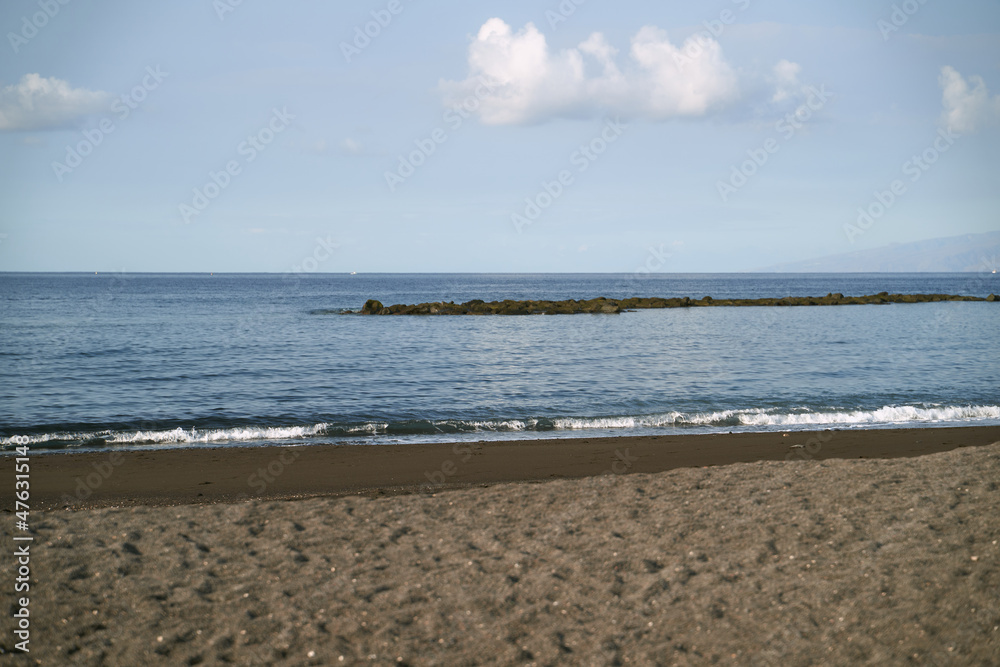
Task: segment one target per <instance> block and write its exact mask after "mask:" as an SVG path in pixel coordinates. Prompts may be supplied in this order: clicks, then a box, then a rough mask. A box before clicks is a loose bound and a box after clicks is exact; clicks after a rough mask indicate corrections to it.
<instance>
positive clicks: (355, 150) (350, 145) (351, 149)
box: [340, 137, 365, 155]
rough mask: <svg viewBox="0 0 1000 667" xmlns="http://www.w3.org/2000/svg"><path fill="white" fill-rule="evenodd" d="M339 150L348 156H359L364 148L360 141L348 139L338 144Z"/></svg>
mask: <svg viewBox="0 0 1000 667" xmlns="http://www.w3.org/2000/svg"><path fill="white" fill-rule="evenodd" d="M340 150H342V151H343V152H345V153H347V154H348V155H361V154H362V153H363V152H364V150H365V147H364V145H363V144H362V143H361V142H360V141H357V140H355V139H351V138H350V137H348V138H346V139H344V140H343V141H342V142H341V143H340Z"/></svg>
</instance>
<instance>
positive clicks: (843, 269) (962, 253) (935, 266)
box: [759, 231, 1000, 275]
mask: <svg viewBox="0 0 1000 667" xmlns="http://www.w3.org/2000/svg"><path fill="white" fill-rule="evenodd" d="M994 270H997V271H1000V231H998V232H987V233H986V234H964V235H962V236H949V237H946V238H940V239H930V240H928V241H917V242H915V243H892V244H890V245H887V246H883V247H881V248H872V249H871V250H859V251H857V252H850V253H844V254H841V255H829V256H827V257H819V258H817V259H810V260H805V261H802V262H789V263H786V264H775V265H773V266H768V267H765V268H762V269H759V271H761V272H774V273H855V272H864V273H875V272H897V273H902V272H917V271H927V272H941V273H946V272H947V273H952V272H980V271H986V272H991V271H994ZM998 275H1000V274H998Z"/></svg>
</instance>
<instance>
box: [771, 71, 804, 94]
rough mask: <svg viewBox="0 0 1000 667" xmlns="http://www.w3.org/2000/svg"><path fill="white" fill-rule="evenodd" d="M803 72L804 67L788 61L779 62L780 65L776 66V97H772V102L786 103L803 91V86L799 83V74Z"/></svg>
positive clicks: (774, 78)
mask: <svg viewBox="0 0 1000 667" xmlns="http://www.w3.org/2000/svg"><path fill="white" fill-rule="evenodd" d="M801 71H802V66H801V65H799V64H797V63H793V62H789V61H787V60H779V61H778V64H777V65H775V66H774V75H773V77H772V78H773V80H774V85H775V90H774V95H773V96H772V97H771V102H775V103H777V102H784V101H785V100H787V99H789V98H790V97H792V96H793V95H795V94H796V93H798V92H799V91H800V90H801V89H802V84H801V83H799V72H801Z"/></svg>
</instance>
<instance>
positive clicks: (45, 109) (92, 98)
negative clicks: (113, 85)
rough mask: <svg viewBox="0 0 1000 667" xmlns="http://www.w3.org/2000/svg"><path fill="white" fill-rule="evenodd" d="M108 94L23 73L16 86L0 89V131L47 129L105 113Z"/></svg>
mask: <svg viewBox="0 0 1000 667" xmlns="http://www.w3.org/2000/svg"><path fill="white" fill-rule="evenodd" d="M110 102H111V96H110V95H109V94H108V93H105V92H102V91H95V90H86V89H84V88H70V85H69V83H67V82H66V81H63V80H62V79H56V78H45V77H41V76H39V75H38V74H25V75H24V76H23V77H22V78H21V81H20V82H19V83H17V84H14V85H10V86H5V87H4V88H2V89H0V131H7V132H10V131H14V130H49V129H57V128H63V127H67V126H70V125H72V124H73V123H74V122H75V121H78V120H80V119H81V118H83V117H84V116H86V115H88V114H92V113H96V112H98V111H102V110H105V109H106V108H107V106H108V104H109V103H110Z"/></svg>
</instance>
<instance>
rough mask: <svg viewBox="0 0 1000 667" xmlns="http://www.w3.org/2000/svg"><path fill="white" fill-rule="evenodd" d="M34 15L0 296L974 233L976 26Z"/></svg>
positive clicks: (225, 11)
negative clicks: (154, 278) (186, 277)
mask: <svg viewBox="0 0 1000 667" xmlns="http://www.w3.org/2000/svg"><path fill="white" fill-rule="evenodd" d="M64 2H66V4H61V3H60V2H59V0H35V1H27V0H12V1H10V2H6V3H4V5H3V8H2V9H0V30H2V32H3V34H4V40H3V44H0V54H2V55H0V152H2V154H3V156H4V159H3V160H0V201H2V205H0V270H7V271H61V270H64V271H102V272H103V271H126V272H140V271H216V272H221V271H276V272H282V271H291V270H303V271H324V272H339V271H359V272H366V271H384V272H410V271H426V272H434V271H474V272H485V271H498V272H522V271H581V272H588V271H594V272H603V271H621V272H630V271H634V270H636V269H638V268H640V267H647V268H649V269H652V270H656V271H685V272H690V271H742V270H752V269H754V268H758V267H762V266H766V265H770V264H774V263H778V262H786V261H795V260H801V259H808V258H811V257H817V256H821V255H826V254H832V253H839V252H849V251H853V250H861V249H865V248H872V247H878V246H882V245H886V244H889V243H893V242H907V241H916V240H923V239H928V238H935V237H942V236H952V235H957V234H964V233H979V232H986V231H993V230H997V229H1000V216H998V211H1000V170H998V169H997V167H996V162H995V160H996V155H997V153H998V151H997V149H998V147H1000V142H998V140H1000V96H998V93H1000V5H998V3H996V2H993V1H982V2H963V1H957V2H948V3H945V2H942V1H941V0H926V1H925V2H923V3H921V2H920V1H919V0H908V1H907V2H896V3H893V2H884V3H882V2H874V1H871V0H866V1H864V2H860V1H858V2H851V1H849V2H837V3H834V2H820V3H801V2H790V1H766V0H735V1H732V0H719V1H717V2H709V3H697V4H695V3H681V2H629V3H610V2H602V1H601V0H586V1H585V2H580V0H576V2H574V0H565V1H564V2H562V3H560V2H558V1H557V0H552V1H551V2H533V3H528V2H516V1H514V2H511V1H508V2H503V3H500V2H477V3H453V2H438V3H431V2H421V1H420V0H396V1H390V0H385V1H381V0H380V1H365V2H353V3H328V2H289V3H265V2H263V1H261V0H243V1H242V2H240V3H239V4H230V2H235V0H217V1H215V2H213V1H212V0H198V1H181V2H175V3H127V2H102V3H89V2H85V1H84V0H64ZM577 3H579V4H577ZM46 9H47V11H48V13H47V14H46V13H45V11H46ZM379 20H381V23H382V24H384V25H382V24H379V23H378V21H379ZM366 29H367V31H368V33H370V34H371V35H374V36H368V35H365V30H366ZM123 96H124V97H123ZM914 158H916V160H914ZM227 169H228V171H227ZM894 190H895V192H894ZM196 191H197V192H196ZM862 211H864V212H867V214H868V215H867V216H862V215H861V212H862Z"/></svg>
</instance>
